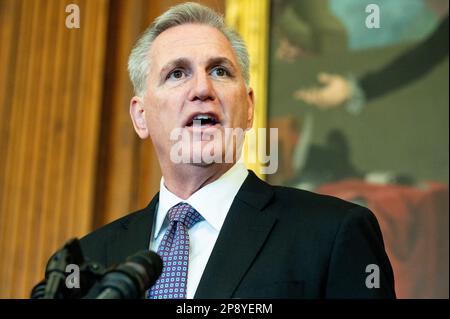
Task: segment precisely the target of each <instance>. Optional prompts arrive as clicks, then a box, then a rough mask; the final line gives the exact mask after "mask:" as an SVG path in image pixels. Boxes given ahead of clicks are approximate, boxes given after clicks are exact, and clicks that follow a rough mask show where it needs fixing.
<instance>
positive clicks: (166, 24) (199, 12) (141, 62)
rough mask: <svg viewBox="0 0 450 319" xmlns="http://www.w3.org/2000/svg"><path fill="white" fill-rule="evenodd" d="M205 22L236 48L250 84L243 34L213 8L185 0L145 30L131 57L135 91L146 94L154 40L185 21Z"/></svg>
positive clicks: (247, 82)
mask: <svg viewBox="0 0 450 319" xmlns="http://www.w3.org/2000/svg"><path fill="white" fill-rule="evenodd" d="M191 23H194V24H204V25H208V26H211V27H214V28H216V29H217V30H219V31H220V32H222V33H223V34H224V35H225V37H226V38H227V39H228V41H230V44H231V46H232V47H233V49H234V51H235V53H236V56H237V60H238V63H239V67H240V69H241V72H242V75H243V77H244V80H245V84H246V85H247V87H248V86H249V82H250V72H249V64H250V63H249V56H248V51H247V47H246V45H245V42H244V40H243V39H242V38H241V36H240V35H239V34H238V33H237V32H235V31H233V30H232V29H231V28H229V27H228V26H226V25H225V23H224V20H223V17H222V16H221V15H219V14H218V13H216V12H215V11H214V10H212V9H210V8H208V7H206V6H203V5H200V4H198V3H194V2H186V3H182V4H179V5H176V6H174V7H171V8H170V9H169V10H167V11H166V12H164V13H163V14H162V15H160V16H159V17H158V18H156V19H155V21H154V22H153V23H152V24H151V25H150V26H149V27H148V28H147V29H146V30H145V31H144V33H143V34H142V35H141V37H140V38H139V39H138V40H137V42H136V44H135V45H134V47H133V50H132V51H131V54H130V57H129V58H128V73H129V75H130V79H131V82H132V83H133V87H134V92H135V94H136V95H138V96H143V95H144V93H145V89H146V85H147V77H148V74H149V69H150V60H149V57H148V53H149V51H150V47H151V45H152V43H153V41H154V40H155V39H156V37H157V36H158V35H160V34H161V33H162V32H164V31H165V30H167V29H169V28H172V27H176V26H180V25H183V24H191Z"/></svg>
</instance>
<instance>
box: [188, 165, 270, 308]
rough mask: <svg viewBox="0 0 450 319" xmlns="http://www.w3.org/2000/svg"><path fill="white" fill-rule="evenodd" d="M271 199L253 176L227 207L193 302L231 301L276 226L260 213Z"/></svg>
mask: <svg viewBox="0 0 450 319" xmlns="http://www.w3.org/2000/svg"><path fill="white" fill-rule="evenodd" d="M272 196H273V191H272V189H271V187H270V185H268V184H266V183H264V182H263V181H261V180H260V179H258V178H257V177H256V176H255V175H254V173H253V172H251V171H250V172H249V176H248V177H247V179H246V180H245V182H244V184H243V185H242V187H241V189H240V190H239V192H238V194H237V195H236V198H235V199H234V201H233V204H232V205H231V208H230V211H229V212H228V214H227V217H226V219H225V222H224V224H223V226H222V229H221V231H220V233H219V237H218V238H217V242H216V244H215V246H214V249H213V251H212V254H211V256H210V258H209V261H208V263H207V265H206V268H205V271H204V272H203V276H202V278H201V280H200V283H199V286H198V288H197V291H196V294H195V298H200V299H203V298H231V297H232V295H233V293H234V291H235V289H236V288H237V287H238V285H239V283H240V281H241V279H242V278H243V277H244V275H245V273H246V272H247V270H248V269H249V267H250V266H251V264H252V261H253V260H254V258H255V257H256V255H257V253H258V252H259V251H260V249H261V248H262V246H263V244H264V241H265V239H266V237H267V236H268V235H269V233H270V230H271V229H272V227H273V225H274V224H275V222H276V216H274V215H273V214H268V212H264V211H263V209H264V207H265V206H266V205H267V203H268V202H269V200H270V199H271V198H272Z"/></svg>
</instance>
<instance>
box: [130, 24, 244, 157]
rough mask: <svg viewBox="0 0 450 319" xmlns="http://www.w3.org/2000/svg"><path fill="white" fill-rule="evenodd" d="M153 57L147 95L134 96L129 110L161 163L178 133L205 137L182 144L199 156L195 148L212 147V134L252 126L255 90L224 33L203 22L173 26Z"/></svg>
mask: <svg viewBox="0 0 450 319" xmlns="http://www.w3.org/2000/svg"><path fill="white" fill-rule="evenodd" d="M149 58H150V61H151V62H150V73H149V75H148V82H147V90H146V93H145V95H144V97H143V99H141V98H139V97H133V99H132V100H131V108H130V112H131V115H132V119H133V124H134V126H135V130H136V132H137V133H138V135H139V136H140V137H141V138H146V137H148V136H150V137H151V139H152V141H153V143H154V145H155V148H156V152H157V153H158V156H159V160H160V161H170V152H171V148H173V146H174V144H175V143H176V141H173V140H170V134H171V132H173V130H174V129H180V128H181V130H182V131H183V132H184V133H187V134H189V136H190V137H191V138H192V137H193V136H194V130H195V132H196V135H195V136H202V137H203V138H200V141H197V142H195V143H197V144H195V143H194V144H192V143H190V144H183V147H188V148H190V151H191V152H192V153H194V152H198V150H199V148H198V147H195V146H202V147H204V146H205V145H206V144H208V143H210V142H209V141H208V140H207V138H205V136H206V135H208V134H210V136H211V134H213V135H214V134H216V133H217V132H219V131H220V132H222V133H223V132H224V129H225V128H241V129H244V130H245V129H247V128H251V126H252V121H253V92H252V91H251V90H249V89H247V88H246V86H245V81H244V78H243V76H242V72H241V70H240V68H239V65H238V61H237V57H236V54H235V53H234V50H233V48H232V46H231V44H230V43H229V41H228V40H227V38H226V37H225V36H224V35H223V34H222V33H221V32H220V31H218V30H217V29H215V28H213V27H209V26H206V25H198V24H187V25H181V26H177V27H173V28H170V29H168V30H166V31H164V32H163V33H161V34H160V35H159V36H158V37H157V38H156V39H155V40H154V42H153V44H152V46H151V49H150V52H149ZM194 120H195V122H194ZM200 124H201V127H200V128H198V126H199V125H200ZM199 133H200V134H199ZM198 134H199V135H198ZM215 142H216V143H217V142H221V141H215ZM222 151H223V149H222ZM192 153H191V154H192ZM197 155H199V154H197Z"/></svg>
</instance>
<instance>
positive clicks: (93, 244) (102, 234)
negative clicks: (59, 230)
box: [80, 209, 145, 255]
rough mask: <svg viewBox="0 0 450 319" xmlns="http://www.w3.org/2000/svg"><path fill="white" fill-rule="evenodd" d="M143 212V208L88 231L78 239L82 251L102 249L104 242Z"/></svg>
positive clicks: (112, 237)
mask: <svg viewBox="0 0 450 319" xmlns="http://www.w3.org/2000/svg"><path fill="white" fill-rule="evenodd" d="M144 213H145V210H144V209H141V210H138V211H135V212H132V213H129V214H127V215H125V216H123V217H121V218H119V219H116V220H114V221H112V222H110V223H108V224H106V225H103V226H101V227H100V228H98V229H95V230H94V231H92V232H90V233H88V234H87V235H85V236H84V237H82V238H81V239H80V244H81V247H82V249H83V251H84V252H86V253H87V254H88V255H91V253H90V252H91V251H92V252H94V251H95V252H98V251H102V250H103V249H101V248H102V247H104V246H105V244H106V242H108V241H110V240H112V239H114V237H115V236H116V234H117V233H118V232H119V231H120V230H122V229H126V228H127V227H128V225H129V224H130V223H131V222H132V221H133V220H134V219H136V218H138V217H139V216H141V215H142V214H144Z"/></svg>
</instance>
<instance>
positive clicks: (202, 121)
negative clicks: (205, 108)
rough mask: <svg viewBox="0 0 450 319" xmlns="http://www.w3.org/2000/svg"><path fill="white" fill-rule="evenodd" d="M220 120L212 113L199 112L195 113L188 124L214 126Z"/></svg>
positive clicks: (190, 125)
mask: <svg viewBox="0 0 450 319" xmlns="http://www.w3.org/2000/svg"><path fill="white" fill-rule="evenodd" d="M219 123H220V122H219V120H218V119H217V118H216V117H215V116H214V115H210V114H198V115H195V116H194V117H193V118H192V119H191V120H190V121H188V123H187V124H186V126H188V127H192V126H194V125H195V126H214V125H216V124H219Z"/></svg>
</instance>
